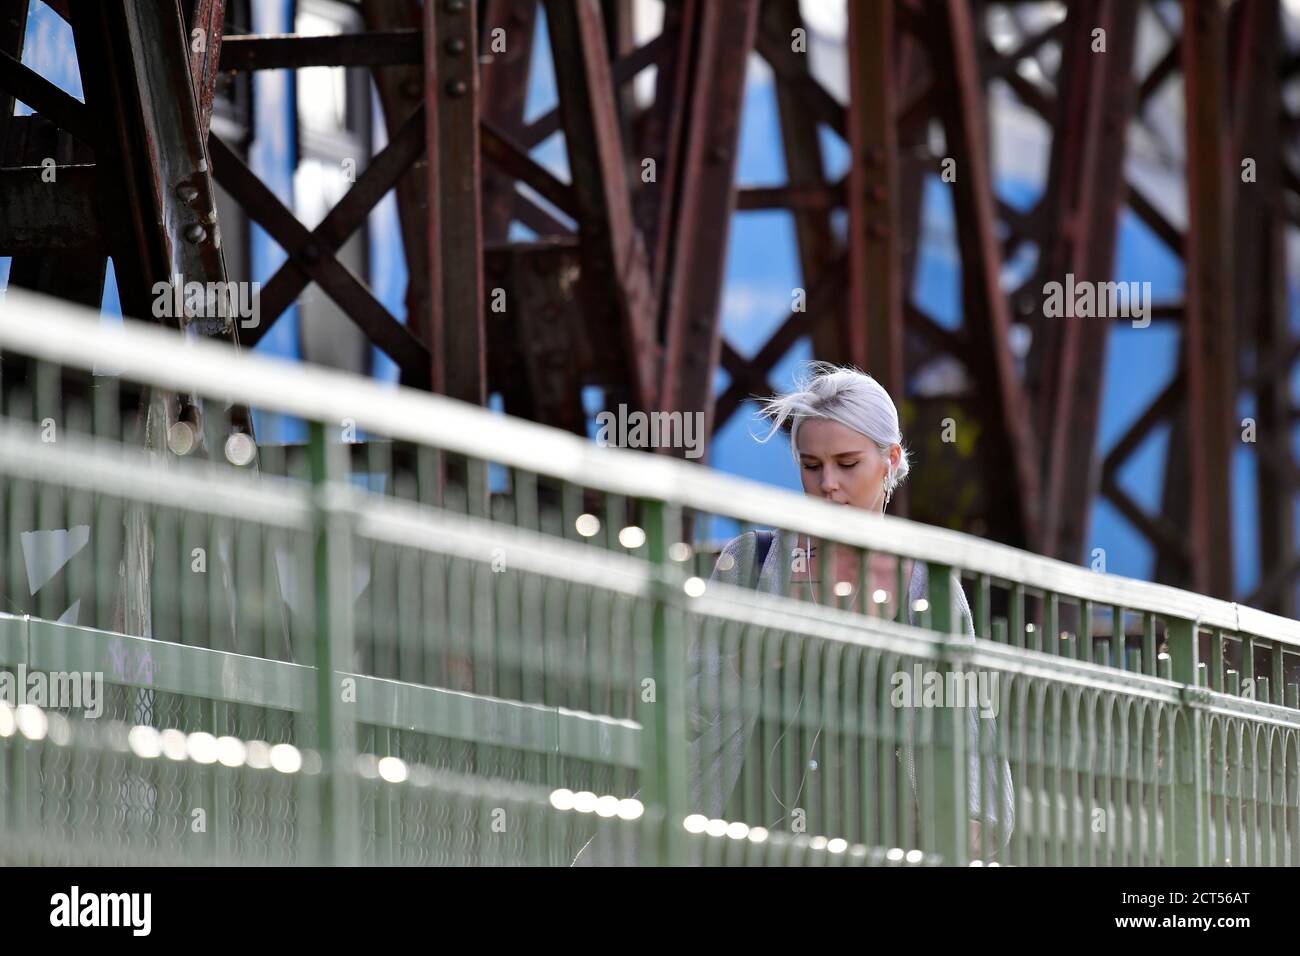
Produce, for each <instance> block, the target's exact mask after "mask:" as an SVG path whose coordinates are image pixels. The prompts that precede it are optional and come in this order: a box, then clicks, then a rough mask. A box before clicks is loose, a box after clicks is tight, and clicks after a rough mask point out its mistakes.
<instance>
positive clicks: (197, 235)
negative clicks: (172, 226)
mask: <svg viewBox="0 0 1300 956" xmlns="http://www.w3.org/2000/svg"><path fill="white" fill-rule="evenodd" d="M207 237H208V231H207V230H206V229H204V228H203V227H202V226H200V225H199V224H198V223H197V222H192V223H190V224H189V225H188V226H186V227H185V238H186V239H188V240H189V241H190V242H202V241H203V240H204V239H206V238H207Z"/></svg>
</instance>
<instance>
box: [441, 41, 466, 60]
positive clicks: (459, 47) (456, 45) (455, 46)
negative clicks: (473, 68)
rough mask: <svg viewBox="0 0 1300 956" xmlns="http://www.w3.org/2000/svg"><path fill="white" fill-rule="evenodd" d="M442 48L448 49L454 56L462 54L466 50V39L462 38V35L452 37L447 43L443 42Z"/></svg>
mask: <svg viewBox="0 0 1300 956" xmlns="http://www.w3.org/2000/svg"><path fill="white" fill-rule="evenodd" d="M442 48H443V49H444V50H446V51H447V52H448V53H450V54H451V55H452V56H459V55H460V54H462V53H464V52H465V41H464V40H462V39H461V38H460V37H452V38H451V39H450V40H448V41H447V42H446V43H444V44H443V46H442Z"/></svg>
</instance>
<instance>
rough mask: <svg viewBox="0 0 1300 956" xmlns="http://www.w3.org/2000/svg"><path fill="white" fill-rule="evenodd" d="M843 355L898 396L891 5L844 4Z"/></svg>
mask: <svg viewBox="0 0 1300 956" xmlns="http://www.w3.org/2000/svg"><path fill="white" fill-rule="evenodd" d="M847 44H848V48H849V51H848V54H849V102H850V103H851V104H852V106H851V108H850V109H849V111H848V113H849V149H850V151H851V153H852V155H853V160H854V161H853V164H852V166H851V167H850V170H849V190H848V194H849V313H848V317H847V318H848V342H849V356H850V358H851V360H852V361H853V363H854V364H855V365H857V366H858V367H859V368H862V369H864V370H865V371H867V372H869V373H870V374H871V375H873V376H875V378H876V380H877V381H878V382H880V384H881V385H883V386H884V387H885V390H886V391H887V392H889V393H890V394H891V395H894V396H896V397H897V398H898V399H899V400H901V399H902V397H903V384H904V379H903V298H904V290H903V276H902V255H901V249H900V247H901V236H900V235H899V209H898V200H899V173H898V131H897V123H896V118H895V114H896V111H897V107H898V91H897V84H898V74H897V69H896V65H895V63H894V48H895V39H894V3H893V2H892V0H890V2H883V3H867V4H854V3H851V4H849V25H848V36H847Z"/></svg>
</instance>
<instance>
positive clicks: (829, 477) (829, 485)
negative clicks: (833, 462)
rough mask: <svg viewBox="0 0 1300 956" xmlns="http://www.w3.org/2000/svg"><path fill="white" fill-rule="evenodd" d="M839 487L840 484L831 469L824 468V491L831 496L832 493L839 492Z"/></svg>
mask: <svg viewBox="0 0 1300 956" xmlns="http://www.w3.org/2000/svg"><path fill="white" fill-rule="evenodd" d="M839 486H840V484H839V482H838V481H837V480H836V478H835V475H834V473H833V472H832V471H831V469H829V468H827V467H825V466H822V491H823V492H824V493H826V494H830V493H831V492H832V491H836V490H838V489H839Z"/></svg>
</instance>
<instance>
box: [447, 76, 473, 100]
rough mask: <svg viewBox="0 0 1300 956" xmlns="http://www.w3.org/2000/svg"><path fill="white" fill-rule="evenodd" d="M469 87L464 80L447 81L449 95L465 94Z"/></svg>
mask: <svg viewBox="0 0 1300 956" xmlns="http://www.w3.org/2000/svg"><path fill="white" fill-rule="evenodd" d="M468 89H469V87H468V86H466V85H465V81H464V80H449V81H448V82H447V95H448V96H464V95H465V93H466V91H467V90H468Z"/></svg>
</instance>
